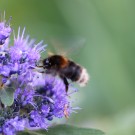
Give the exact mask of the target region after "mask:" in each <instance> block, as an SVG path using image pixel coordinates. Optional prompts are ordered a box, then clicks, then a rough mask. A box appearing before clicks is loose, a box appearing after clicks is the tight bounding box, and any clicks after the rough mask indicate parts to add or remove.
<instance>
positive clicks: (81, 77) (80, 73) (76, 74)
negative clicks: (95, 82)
mask: <svg viewBox="0 0 135 135" xmlns="http://www.w3.org/2000/svg"><path fill="white" fill-rule="evenodd" d="M62 73H63V74H64V75H65V77H67V78H68V79H70V80H71V81H75V82H78V83H79V85H80V86H85V85H86V84H87V82H88V80H89V75H88V73H87V70H86V69H85V68H83V67H81V66H80V65H78V64H76V63H75V62H73V61H69V64H68V66H67V67H65V68H64V69H62Z"/></svg>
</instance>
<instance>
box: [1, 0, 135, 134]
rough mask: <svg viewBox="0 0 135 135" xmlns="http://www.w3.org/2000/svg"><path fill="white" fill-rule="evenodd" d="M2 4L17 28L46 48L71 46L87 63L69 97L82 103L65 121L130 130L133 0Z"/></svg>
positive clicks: (133, 119)
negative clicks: (82, 80) (83, 79)
mask: <svg viewBox="0 0 135 135" xmlns="http://www.w3.org/2000/svg"><path fill="white" fill-rule="evenodd" d="M4 10H5V11H6V19H8V17H9V16H12V18H13V19H12V22H11V24H12V27H13V29H14V30H15V31H16V33H17V29H18V27H19V26H21V28H23V27H24V26H25V27H26V33H28V34H30V35H31V37H32V38H36V39H37V41H40V40H42V39H44V41H45V43H47V44H48V48H50V49H49V50H54V48H53V46H56V47H57V45H58V44H60V45H62V46H63V48H65V50H67V48H73V52H72V53H73V56H72V57H71V58H72V59H73V60H75V61H76V62H78V63H80V64H81V65H84V66H85V67H86V68H87V69H88V72H89V73H90V75H91V80H90V82H89V84H88V85H87V87H85V88H80V90H79V92H78V93H76V94H75V97H74V98H75V100H76V105H77V106H80V107H81V108H83V109H82V110H80V111H78V113H77V114H73V115H72V116H71V118H70V119H69V120H68V121H67V122H68V123H70V124H73V125H78V126H81V127H91V128H98V129H101V130H103V131H105V132H106V133H107V135H135V97H134V96H135V71H134V70H135V61H134V57H135V1H134V0H0V11H1V12H3V11H4ZM84 41H85V42H84ZM82 45H83V46H82ZM75 46H76V47H75ZM79 49H80V50H79ZM74 52H75V54H74ZM76 53H78V54H76ZM69 55H70V54H69Z"/></svg>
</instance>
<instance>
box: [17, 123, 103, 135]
mask: <svg viewBox="0 0 135 135" xmlns="http://www.w3.org/2000/svg"><path fill="white" fill-rule="evenodd" d="M18 135H105V134H104V133H103V132H102V131H100V130H97V129H88V128H78V127H74V126H69V125H57V126H54V127H51V128H50V129H49V130H48V131H45V130H39V131H25V132H22V133H19V134H18Z"/></svg>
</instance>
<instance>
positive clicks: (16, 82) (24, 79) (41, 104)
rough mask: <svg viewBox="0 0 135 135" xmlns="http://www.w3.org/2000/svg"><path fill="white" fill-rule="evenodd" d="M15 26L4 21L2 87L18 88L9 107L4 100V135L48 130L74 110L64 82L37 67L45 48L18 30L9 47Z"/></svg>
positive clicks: (0, 27) (0, 121)
mask: <svg viewBox="0 0 135 135" xmlns="http://www.w3.org/2000/svg"><path fill="white" fill-rule="evenodd" d="M11 32H12V29H11V28H10V25H9V24H8V25H7V23H6V21H5V20H4V21H2V22H0V45H1V47H0V78H1V80H0V81H1V82H0V85H1V84H2V85H1V86H0V89H2V87H5V86H6V87H10V85H12V86H13V88H14V90H15V91H14V102H13V104H12V105H11V106H5V105H4V104H3V103H2V102H1V101H0V134H4V135H15V134H16V133H17V132H18V131H23V130H24V129H33V128H43V129H47V127H48V126H49V124H48V123H49V121H52V120H53V119H54V118H62V117H65V116H66V117H68V116H69V115H70V113H71V111H72V107H71V102H70V101H69V99H68V93H66V90H65V85H64V83H63V81H62V80H61V79H60V78H59V77H57V76H52V75H47V74H45V73H40V72H38V71H37V70H36V63H37V62H38V61H40V55H41V53H42V52H44V51H45V47H46V45H43V41H41V42H39V43H38V44H36V43H35V40H33V39H32V40H30V38H29V36H26V37H25V36H24V33H25V29H23V31H22V33H21V32H20V28H19V29H18V35H17V36H15V35H14V43H13V45H12V46H9V43H10V42H9V38H10V34H11Z"/></svg>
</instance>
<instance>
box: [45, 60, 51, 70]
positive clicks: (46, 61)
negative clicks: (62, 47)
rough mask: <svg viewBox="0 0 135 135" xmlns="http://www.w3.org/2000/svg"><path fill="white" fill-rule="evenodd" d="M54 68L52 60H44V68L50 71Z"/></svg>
mask: <svg viewBox="0 0 135 135" xmlns="http://www.w3.org/2000/svg"><path fill="white" fill-rule="evenodd" d="M51 67H52V62H51V60H50V58H46V59H44V60H43V68H45V69H50V68H51Z"/></svg>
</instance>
